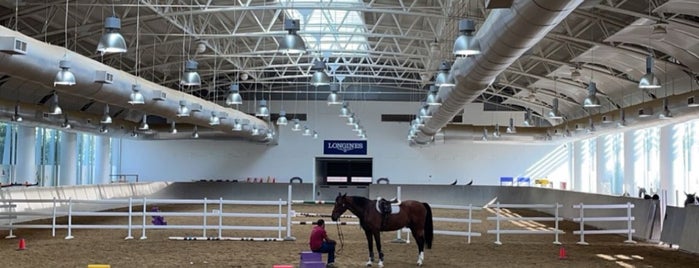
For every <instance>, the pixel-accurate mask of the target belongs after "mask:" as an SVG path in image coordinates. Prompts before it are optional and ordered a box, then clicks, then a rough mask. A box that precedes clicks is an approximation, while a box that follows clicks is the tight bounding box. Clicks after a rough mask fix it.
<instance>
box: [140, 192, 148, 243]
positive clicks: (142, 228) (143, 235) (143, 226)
mask: <svg viewBox="0 0 699 268" xmlns="http://www.w3.org/2000/svg"><path fill="white" fill-rule="evenodd" d="M146 207H147V205H146V198H145V197H144V198H143V217H141V218H142V222H141V238H139V239H141V240H144V239H148V237H147V236H146Z"/></svg>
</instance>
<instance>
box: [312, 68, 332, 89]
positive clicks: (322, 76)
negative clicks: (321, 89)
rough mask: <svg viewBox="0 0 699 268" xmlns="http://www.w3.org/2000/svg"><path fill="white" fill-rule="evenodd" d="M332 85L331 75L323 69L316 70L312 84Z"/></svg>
mask: <svg viewBox="0 0 699 268" xmlns="http://www.w3.org/2000/svg"><path fill="white" fill-rule="evenodd" d="M327 85H330V76H328V74H327V73H325V71H324V70H322V71H315V72H314V73H313V76H312V77H311V86H316V87H317V86H327Z"/></svg>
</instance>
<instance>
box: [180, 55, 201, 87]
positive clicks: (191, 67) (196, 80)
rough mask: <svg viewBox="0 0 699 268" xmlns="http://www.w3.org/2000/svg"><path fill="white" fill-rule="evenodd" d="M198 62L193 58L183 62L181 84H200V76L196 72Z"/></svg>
mask: <svg viewBox="0 0 699 268" xmlns="http://www.w3.org/2000/svg"><path fill="white" fill-rule="evenodd" d="M198 67H199V63H198V62H197V61H195V60H187V61H186V62H185V64H184V73H182V80H181V81H180V85H183V86H200V85H201V76H199V73H198V72H197V68H198Z"/></svg>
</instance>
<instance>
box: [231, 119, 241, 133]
mask: <svg viewBox="0 0 699 268" xmlns="http://www.w3.org/2000/svg"><path fill="white" fill-rule="evenodd" d="M232 130H233V131H243V124H241V123H240V119H235V120H233V129H232Z"/></svg>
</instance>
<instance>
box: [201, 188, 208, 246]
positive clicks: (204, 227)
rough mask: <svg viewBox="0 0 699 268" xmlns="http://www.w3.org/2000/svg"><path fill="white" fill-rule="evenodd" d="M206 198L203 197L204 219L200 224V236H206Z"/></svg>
mask: <svg viewBox="0 0 699 268" xmlns="http://www.w3.org/2000/svg"><path fill="white" fill-rule="evenodd" d="M206 200H207V199H206V197H204V220H203V221H202V225H201V233H202V235H201V236H202V237H206V218H207V217H206V215H207V213H208V212H207V208H206Z"/></svg>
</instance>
